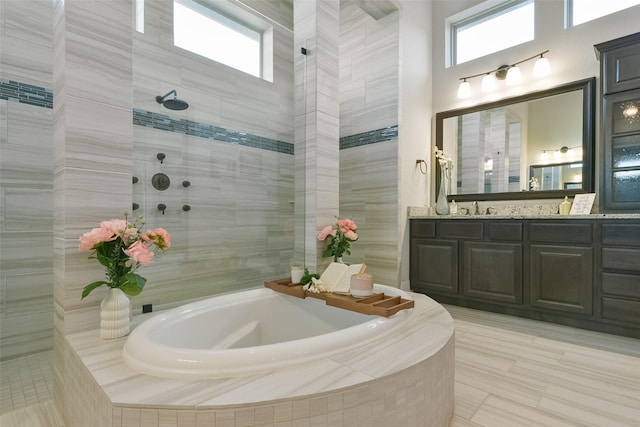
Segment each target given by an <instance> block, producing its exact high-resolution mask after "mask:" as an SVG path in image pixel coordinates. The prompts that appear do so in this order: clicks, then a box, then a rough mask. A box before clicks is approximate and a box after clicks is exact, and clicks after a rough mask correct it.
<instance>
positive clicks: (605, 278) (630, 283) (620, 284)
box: [602, 273, 640, 298]
mask: <svg viewBox="0 0 640 427" xmlns="http://www.w3.org/2000/svg"><path fill="white" fill-rule="evenodd" d="M602 293H604V294H610V295H619V296H623V297H632V298H640V276H636V275H632V274H618V273H602Z"/></svg>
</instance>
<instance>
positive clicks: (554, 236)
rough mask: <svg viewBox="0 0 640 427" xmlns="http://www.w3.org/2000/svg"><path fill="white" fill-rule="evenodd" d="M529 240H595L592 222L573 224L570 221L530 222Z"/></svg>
mask: <svg viewBox="0 0 640 427" xmlns="http://www.w3.org/2000/svg"><path fill="white" fill-rule="evenodd" d="M529 240H530V241H532V242H545V243H584V244H587V243H591V242H592V240H593V225H592V224H590V223H589V224H587V223H583V224H571V223H568V222H563V223H559V222H555V223H552V224H548V223H531V224H529Z"/></svg>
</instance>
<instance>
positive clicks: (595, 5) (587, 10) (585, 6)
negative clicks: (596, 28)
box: [566, 0, 640, 27]
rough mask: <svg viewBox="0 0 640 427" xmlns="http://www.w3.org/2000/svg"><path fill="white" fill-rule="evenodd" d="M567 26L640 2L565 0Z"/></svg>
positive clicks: (639, 0) (629, 0) (630, 0)
mask: <svg viewBox="0 0 640 427" xmlns="http://www.w3.org/2000/svg"><path fill="white" fill-rule="evenodd" d="M566 2H567V3H566V10H567V16H566V20H567V27H572V26H575V25H580V24H583V23H585V22H589V21H593V20H594V19H597V18H600V17H603V16H606V15H609V14H611V13H614V12H618V11H619V10H623V9H627V8H629V7H632V6H635V5H638V4H640V0H566Z"/></svg>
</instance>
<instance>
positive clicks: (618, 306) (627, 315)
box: [602, 297, 640, 325]
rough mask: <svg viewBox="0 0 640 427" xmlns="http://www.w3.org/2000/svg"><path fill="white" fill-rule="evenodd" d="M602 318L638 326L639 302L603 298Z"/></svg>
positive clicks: (639, 316) (639, 319) (639, 320)
mask: <svg viewBox="0 0 640 427" xmlns="http://www.w3.org/2000/svg"><path fill="white" fill-rule="evenodd" d="M602 318H603V319H609V320H617V321H620V322H625V323H635V324H638V325H640V301H630V300H625V299H617V298H607V297H604V298H602Z"/></svg>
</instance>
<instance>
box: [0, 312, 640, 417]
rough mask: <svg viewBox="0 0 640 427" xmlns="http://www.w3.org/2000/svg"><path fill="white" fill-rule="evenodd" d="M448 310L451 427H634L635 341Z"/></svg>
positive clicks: (638, 389)
mask: <svg viewBox="0 0 640 427" xmlns="http://www.w3.org/2000/svg"><path fill="white" fill-rule="evenodd" d="M446 308H447V310H449V312H450V313H451V314H452V316H453V317H454V320H455V324H456V383H455V399H456V403H455V405H456V406H455V413H454V419H453V422H452V423H451V427H479V426H486V427H509V426H517V427H528V426H535V427H544V426H552V427H564V426H572V427H578V426H579V427H585V426H595V427H610V426H623V427H637V426H638V420H640V340H637V339H633V338H626V337H618V336H615V335H608V334H602V333H597V332H592V331H585V330H580V329H574V328H570V327H565V326H560V325H555V324H551V323H544V322H537V321H533V320H528V319H519V318H514V317H510V316H504V315H499V314H494V313H486V312H482V311H477V310H471V309H467V308H462V307H454V306H447V307H446ZM6 366H7V365H6V364H4V363H3V364H1V365H0V367H1V368H2V369H3V371H4V368H5V367H6ZM20 366H23V367H24V366H28V364H24V363H21V364H20ZM1 378H2V387H3V388H2V391H3V395H4V390H5V389H4V387H5V376H4V372H3V373H2V377H1ZM236 421H237V420H236ZM0 425H2V427H64V426H63V425H62V423H61V422H60V417H59V416H58V414H56V413H55V411H54V410H53V407H52V405H51V401H46V402H43V403H40V404H37V405H33V406H30V407H28V408H26V409H25V408H23V409H17V410H15V411H13V412H11V413H7V414H3V415H2V416H0ZM273 425H275V424H273ZM394 427H400V426H394Z"/></svg>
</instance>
